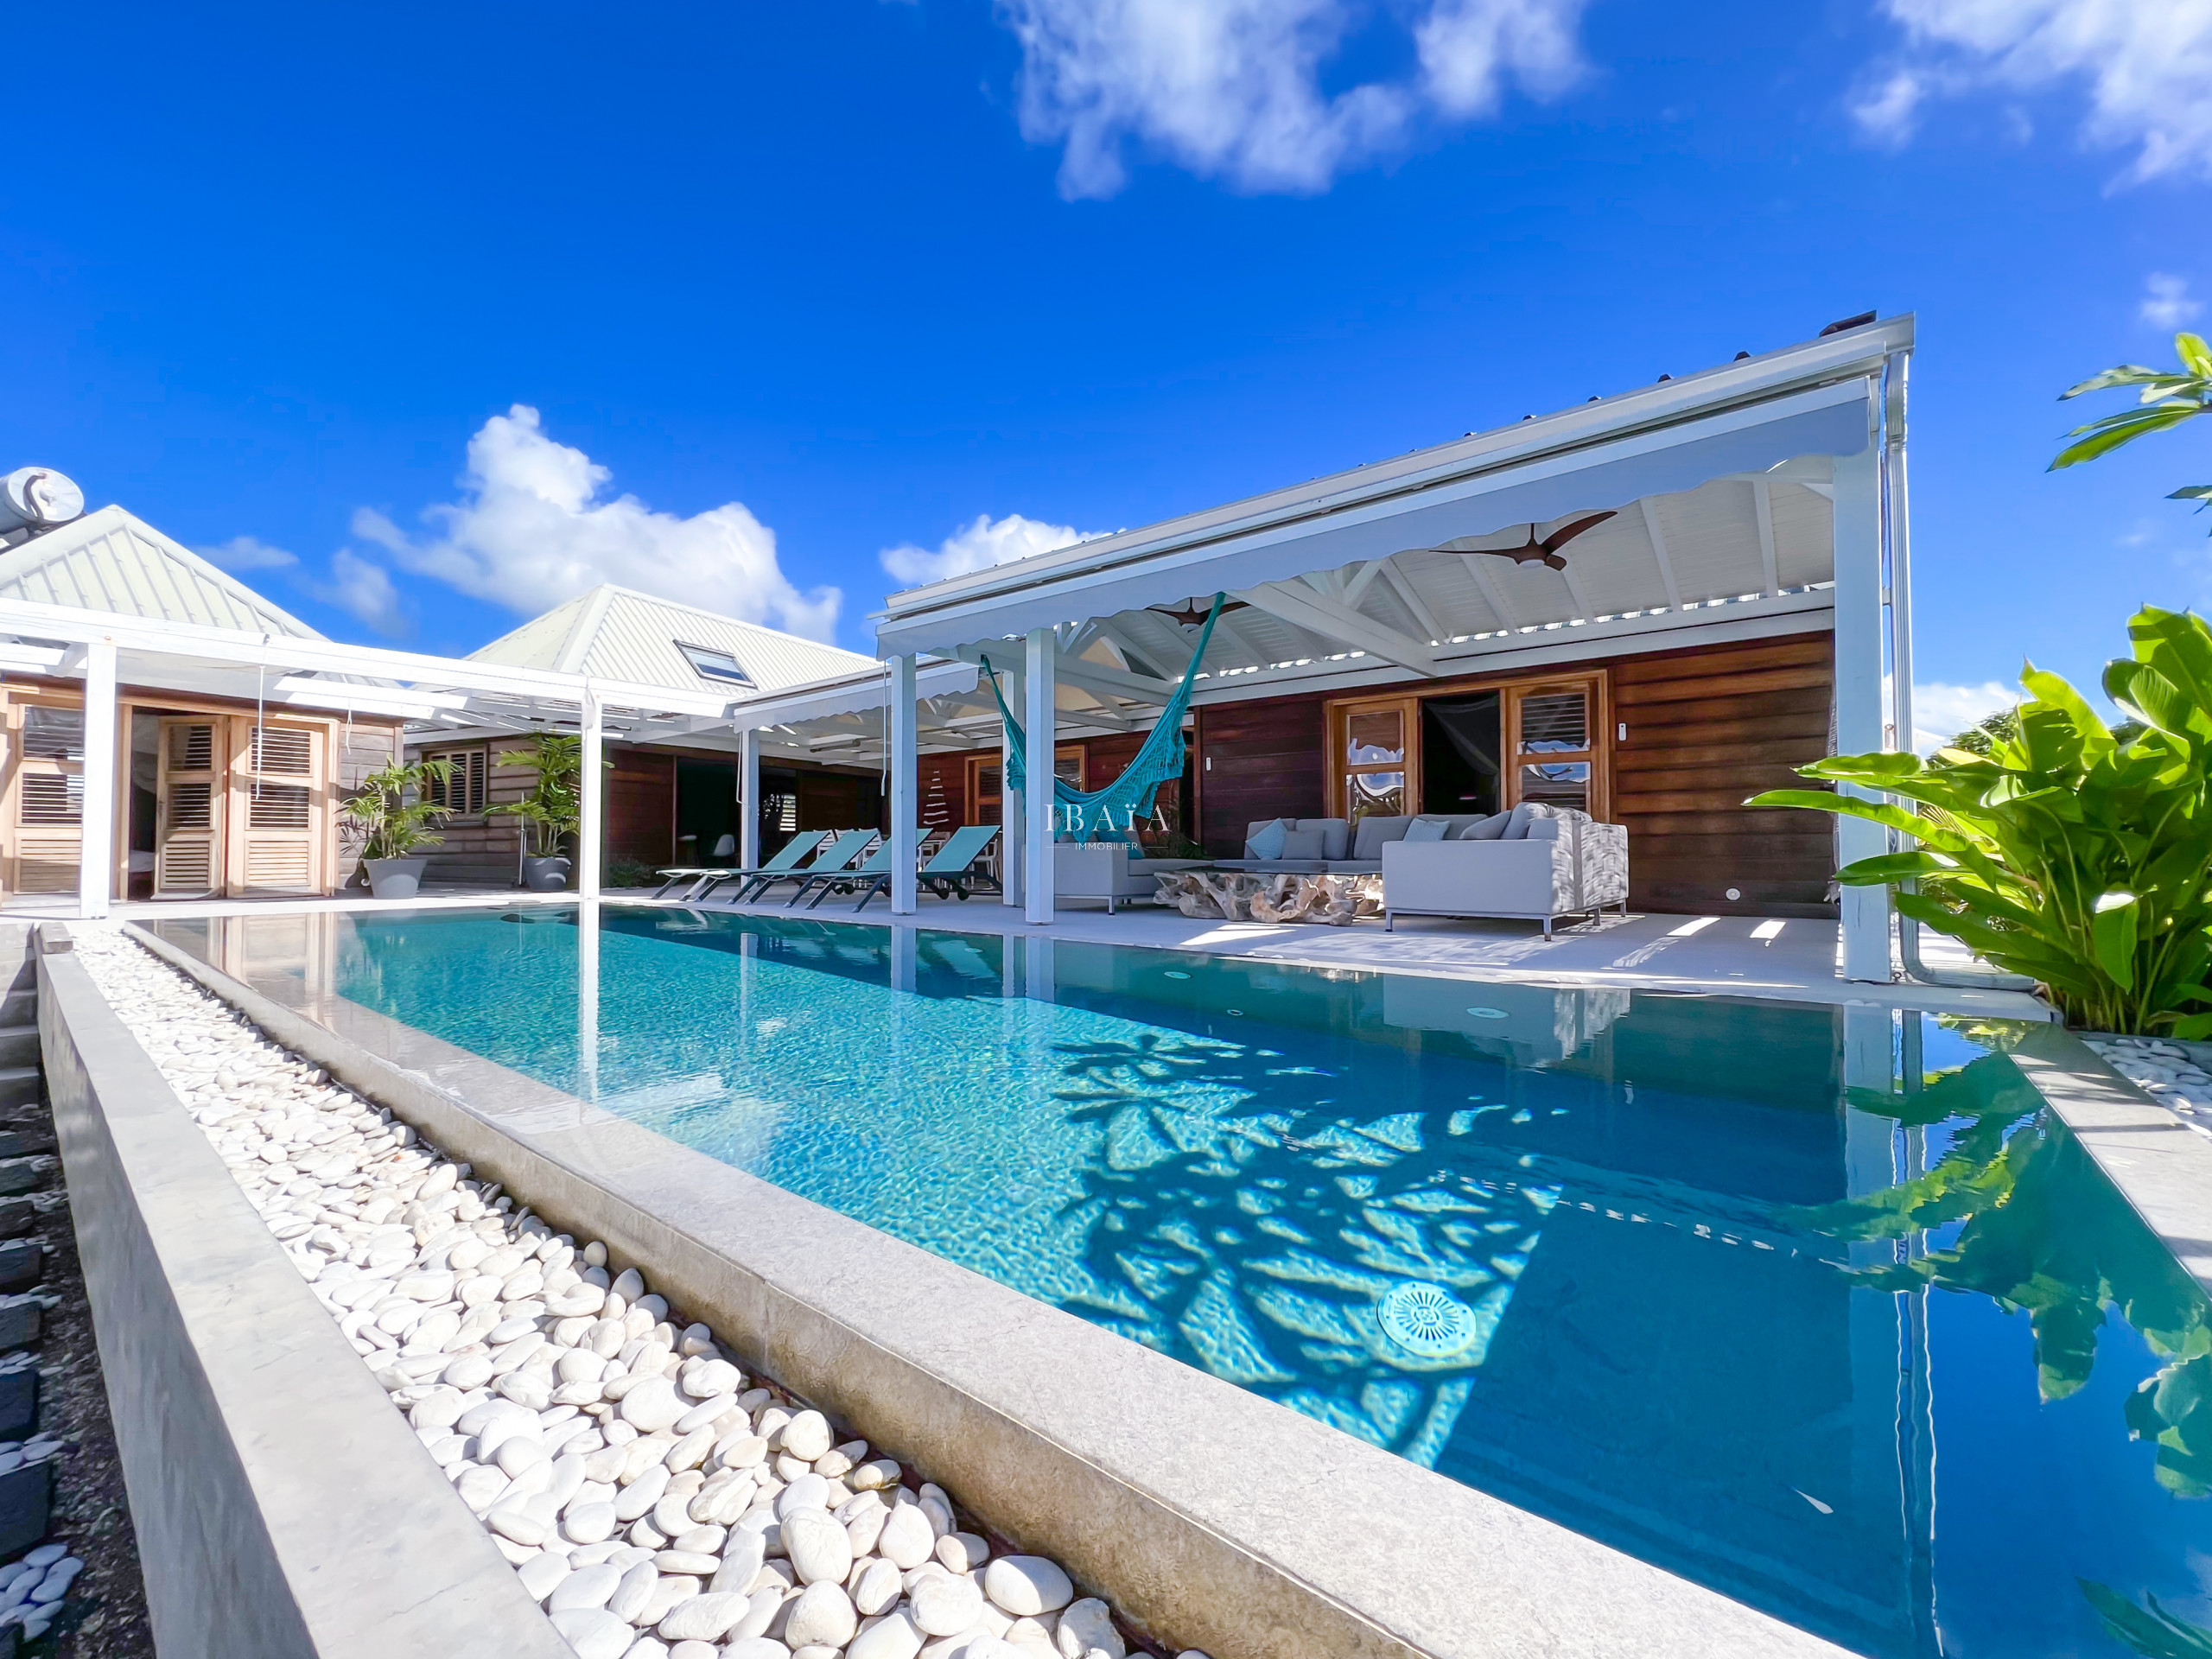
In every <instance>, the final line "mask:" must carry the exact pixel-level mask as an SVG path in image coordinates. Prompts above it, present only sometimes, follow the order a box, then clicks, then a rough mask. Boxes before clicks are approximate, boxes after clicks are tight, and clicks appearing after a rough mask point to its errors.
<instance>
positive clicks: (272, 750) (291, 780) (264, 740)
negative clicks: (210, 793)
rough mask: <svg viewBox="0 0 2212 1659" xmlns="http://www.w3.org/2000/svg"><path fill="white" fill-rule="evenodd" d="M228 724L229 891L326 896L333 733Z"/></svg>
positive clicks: (239, 722) (273, 723)
mask: <svg viewBox="0 0 2212 1659" xmlns="http://www.w3.org/2000/svg"><path fill="white" fill-rule="evenodd" d="M231 725H232V749H231V788H230V802H229V811H228V817H229V835H228V842H229V847H230V855H229V861H228V869H227V871H226V874H227V876H228V886H229V888H230V891H231V892H232V893H237V894H241V895H248V896H251V895H254V894H262V893H321V892H322V891H323V888H324V885H325V875H324V871H323V861H324V856H325V854H324V842H326V841H327V838H328V836H327V829H328V822H329V817H328V815H329V811H330V789H329V784H328V771H329V761H328V757H327V744H328V741H329V734H328V733H327V732H326V731H325V730H323V729H322V728H321V727H318V726H306V725H289V724H284V723H281V722H277V721H270V722H269V723H267V724H265V725H263V726H261V727H259V728H257V727H256V726H255V725H254V723H253V721H251V720H250V719H237V720H233V721H232V722H231Z"/></svg>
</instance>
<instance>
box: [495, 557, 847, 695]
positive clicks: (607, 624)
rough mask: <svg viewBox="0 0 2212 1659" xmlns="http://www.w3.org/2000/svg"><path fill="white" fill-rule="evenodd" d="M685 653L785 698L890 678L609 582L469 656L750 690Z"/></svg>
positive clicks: (805, 643)
mask: <svg viewBox="0 0 2212 1659" xmlns="http://www.w3.org/2000/svg"><path fill="white" fill-rule="evenodd" d="M679 645H697V646H703V647H705V648H706V649H708V650H709V651H717V652H726V653H728V655H729V656H731V657H733V658H735V659H736V661H737V663H738V664H739V666H740V667H741V668H743V669H744V671H746V673H747V675H749V676H751V677H752V680H753V685H754V687H755V688H756V689H757V690H759V691H779V690H783V689H784V688H785V687H787V686H795V685H805V684H810V683H813V682H815V681H817V680H829V679H835V678H838V677H843V676H846V675H851V674H856V673H876V674H880V673H881V667H880V664H878V663H877V662H876V659H875V658H873V657H864V656H862V655H861V654H860V653H859V652H853V651H844V650H841V649H840V648H839V647H837V646H836V645H823V644H821V643H820V642H818V641H817V640H813V639H800V638H799V637H798V635H796V634H790V633H782V632H778V631H777V630H776V629H774V628H768V627H763V626H760V624H758V623H754V622H741V621H740V620H738V619H737V618H735V617H734V616H723V615H721V614H720V613H716V612H714V611H706V610H701V609H699V608H698V607H696V606H691V605H681V604H678V603H677V602H676V601H673V600H666V599H659V598H656V597H655V596H654V595H652V594H641V593H638V592H636V591H634V590H632V589H631V588H618V587H616V586H614V585H613V583H611V582H603V583H601V585H600V586H598V587H596V588H593V589H592V590H591V591H590V592H588V593H586V594H579V595H578V596H577V597H575V599H572V600H570V601H569V602H568V603H567V604H565V605H560V606H556V607H554V608H553V609H552V610H550V611H548V612H546V613H545V614H544V615H543V616H540V617H536V618H533V619H532V620H530V621H528V622H525V623H524V624H523V625H522V626H520V627H518V628H517V629H515V630H514V631H513V632H512V633H508V634H505V635H503V636H501V637H500V638H499V639H494V640H493V641H492V643H491V644H490V645H486V646H484V647H482V648H481V649H480V650H478V651H474V652H470V653H469V658H470V660H471V661H474V662H485V663H511V664H515V665H517V666H518V667H528V668H547V669H554V670H556V671H559V672H561V673H564V674H583V675H588V676H589V677H593V678H594V679H601V678H603V679H614V680H623V681H626V682H628V683H632V684H636V685H664V686H668V687H670V688H671V689H674V690H686V691H691V690H702V689H714V688H719V689H720V690H722V691H723V692H724V693H725V694H726V695H728V696H731V697H733V698H734V697H736V696H742V695H745V692H744V690H743V688H741V687H738V686H734V685H732V684H730V683H727V682H723V681H717V680H709V679H708V678H706V677H703V676H702V675H701V674H700V673H699V672H698V671H697V670H696V669H694V668H693V667H692V666H691V664H690V660H689V659H688V658H686V657H685V656H684V655H683V652H681V651H680V650H678V649H677V647H678V646H679Z"/></svg>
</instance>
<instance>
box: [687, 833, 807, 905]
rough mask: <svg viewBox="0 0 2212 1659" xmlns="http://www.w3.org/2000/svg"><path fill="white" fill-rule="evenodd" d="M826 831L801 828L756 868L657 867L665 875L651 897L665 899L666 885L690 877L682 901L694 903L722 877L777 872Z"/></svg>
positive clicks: (794, 861)
mask: <svg viewBox="0 0 2212 1659" xmlns="http://www.w3.org/2000/svg"><path fill="white" fill-rule="evenodd" d="M828 838H829V831H828V830H827V829H802V830H800V831H799V832H798V834H797V835H795V836H792V837H791V839H790V840H789V841H787V842H785V843H784V844H783V845H782V846H781V847H779V848H778V849H776V853H775V856H773V857H772V858H771V859H770V860H769V861H767V862H766V864H763V865H761V866H760V868H758V869H753V870H734V869H732V868H730V867H729V866H728V865H727V864H709V865H702V866H699V867H697V868H683V869H674V870H662V871H659V872H658V874H660V875H661V876H662V877H664V880H662V882H661V884H660V886H659V887H657V888H655V889H654V891H653V897H654V898H656V899H664V898H666V897H667V896H668V893H669V889H671V887H682V886H683V884H684V883H685V882H686V881H689V882H690V883H691V888H690V891H689V892H688V893H685V894H684V895H683V898H684V901H685V902H686V903H687V904H695V903H696V902H697V901H698V900H699V899H703V898H705V897H706V896H707V894H709V893H712V892H713V891H714V890H715V888H716V887H720V886H721V884H722V883H723V882H725V881H741V880H748V879H749V878H751V877H753V876H756V875H769V874H781V873H782V872H784V871H785V870H788V869H791V868H793V867H794V866H795V865H797V864H798V861H799V860H801V859H802V858H804V857H805V856H806V855H808V854H809V853H810V852H812V851H813V850H814V849H816V848H817V847H819V846H820V845H821V844H822V843H823V842H824V841H825V840H827V839H828Z"/></svg>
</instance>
